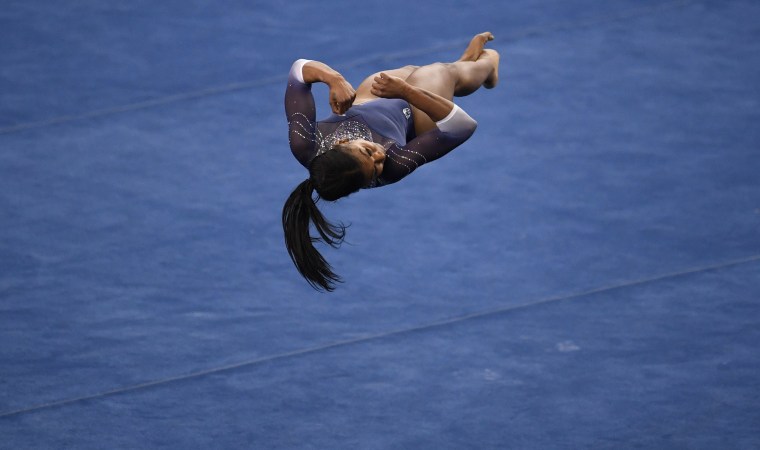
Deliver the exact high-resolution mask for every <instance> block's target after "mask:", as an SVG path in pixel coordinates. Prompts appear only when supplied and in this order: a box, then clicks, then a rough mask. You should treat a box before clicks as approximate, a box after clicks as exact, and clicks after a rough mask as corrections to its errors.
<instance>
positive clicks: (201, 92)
mask: <svg viewBox="0 0 760 450" xmlns="http://www.w3.org/2000/svg"><path fill="white" fill-rule="evenodd" d="M696 1H697V0H675V1H670V2H665V3H660V4H658V5H654V6H649V7H640V8H633V9H629V10H626V11H623V12H617V13H614V14H607V15H601V16H596V17H590V18H586V19H581V20H579V21H576V22H564V23H557V24H553V25H547V26H543V27H535V28H526V29H523V30H522V31H518V32H516V33H513V34H510V35H507V37H506V38H504V39H502V38H499V43H507V42H514V41H517V40H519V39H524V38H527V37H531V36H539V35H542V34H546V33H551V32H554V31H562V30H572V29H581V28H586V27H589V26H593V25H599V24H603V23H608V22H615V21H618V20H625V19H632V18H635V17H641V16H646V15H649V14H652V13H657V12H660V11H664V10H668V9H675V8H680V7H684V6H688V5H690V4H693V3H695V2H696ZM470 38H471V36H469V37H467V38H462V39H456V40H450V41H446V42H444V43H441V44H438V45H434V46H431V47H426V48H424V49H419V50H411V51H401V52H394V53H386V54H380V55H372V56H368V57H366V58H359V59H355V60H353V61H348V62H346V63H344V64H336V66H339V67H341V68H342V69H350V68H354V67H358V66H362V65H365V64H369V63H372V62H376V61H382V62H386V61H388V62H389V61H393V60H397V59H401V58H407V57H410V56H421V55H425V54H428V53H432V52H435V51H440V50H448V49H453V48H455V47H459V46H461V45H462V43H463V42H465V41H469V39H470ZM496 48H498V47H496ZM286 79H287V76H284V75H277V76H270V77H265V78H261V79H258V80H252V81H241V82H237V83H229V84H225V85H221V86H213V87H208V88H203V89H198V90H194V91H189V92H184V93H178V94H173V95H168V96H164V97H158V98H154V99H151V100H145V101H142V102H136V103H129V104H126V105H120V106H114V107H110V108H103V109H97V110H94V111H90V112H85V113H80V114H68V115H64V116H59V117H54V118H51V119H44V120H39V121H36V122H26V123H20V124H16V125H9V126H5V127H0V135H4V134H11V133H16V132H20V131H25V130H32V129H38V128H45V127H49V126H54V125H60V124H64V123H69V122H75V121H79V120H86V119H94V118H98V117H105V116H111V115H114V114H119V113H125V112H130V111H139V110H142V109H149V108H154V107H157V106H163V105H167V104H172V103H177V102H181V101H186V100H194V99H199V98H204V97H211V96H214V95H219V94H226V93H229V92H234V91H241V90H245V89H251V88H256V87H261V86H266V85H269V84H275V83H284V82H285V80H286Z"/></svg>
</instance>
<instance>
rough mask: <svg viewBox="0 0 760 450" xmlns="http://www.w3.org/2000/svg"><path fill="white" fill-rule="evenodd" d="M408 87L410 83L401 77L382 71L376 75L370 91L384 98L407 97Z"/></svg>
mask: <svg viewBox="0 0 760 450" xmlns="http://www.w3.org/2000/svg"><path fill="white" fill-rule="evenodd" d="M408 88H409V84H408V83H407V82H406V81H404V80H402V79H401V78H399V77H392V76H389V75H388V74H385V73H380V75H378V76H376V77H375V79H374V82H373V83H372V89H370V92H372V95H377V96H378V97H382V98H405V97H406V93H407V90H408Z"/></svg>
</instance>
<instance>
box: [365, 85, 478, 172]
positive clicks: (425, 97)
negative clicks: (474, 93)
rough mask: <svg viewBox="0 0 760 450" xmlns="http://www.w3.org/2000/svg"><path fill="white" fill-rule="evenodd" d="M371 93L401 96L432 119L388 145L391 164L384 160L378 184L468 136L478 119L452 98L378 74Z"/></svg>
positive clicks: (443, 153) (446, 150) (476, 124)
mask: <svg viewBox="0 0 760 450" xmlns="http://www.w3.org/2000/svg"><path fill="white" fill-rule="evenodd" d="M372 93H373V94H375V95H377V96H379V97H386V98H402V99H404V100H406V101H407V102H409V103H410V104H411V105H413V106H415V107H416V108H418V109H420V110H422V111H423V112H424V113H425V114H427V115H428V116H429V117H430V118H431V119H433V120H434V121H435V125H436V126H435V128H433V129H432V130H430V131H428V132H426V133H423V134H421V135H419V136H417V137H416V138H414V139H412V140H411V141H409V142H408V143H407V144H406V145H404V146H403V147H399V146H395V147H393V148H392V149H389V150H390V151H389V153H388V157H389V159H390V161H391V164H388V163H386V164H385V169H384V170H383V174H382V176H381V178H382V184H390V183H395V182H396V181H398V180H400V179H401V178H403V177H405V176H407V175H409V174H410V173H412V172H413V171H414V170H415V169H416V168H417V167H419V166H421V165H423V164H426V163H429V162H432V161H435V160H436V159H438V158H441V157H442V156H444V155H446V154H447V153H449V152H450V151H451V150H453V149H455V148H456V147H458V146H460V145H461V144H462V143H464V142H465V141H466V140H467V139H469V138H470V136H472V134H473V133H474V132H475V129H476V128H477V126H478V123H477V122H476V121H475V120H474V119H473V118H472V117H470V116H469V114H467V113H466V112H465V111H464V110H463V109H462V108H460V107H459V106H457V105H455V104H454V103H453V102H452V101H450V100H448V99H445V98H443V97H441V96H440V95H437V94H434V93H432V92H430V91H427V90H425V89H421V88H419V87H415V86H411V85H409V84H408V83H406V82H405V81H404V80H402V79H400V78H396V77H388V76H387V75H385V74H382V76H381V77H376V78H375V83H374V84H373V85H372Z"/></svg>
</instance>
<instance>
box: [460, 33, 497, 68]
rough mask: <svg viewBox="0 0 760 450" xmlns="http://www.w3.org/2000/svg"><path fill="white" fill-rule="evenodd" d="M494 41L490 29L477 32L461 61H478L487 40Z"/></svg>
mask: <svg viewBox="0 0 760 450" xmlns="http://www.w3.org/2000/svg"><path fill="white" fill-rule="evenodd" d="M488 41H493V34H491V32H490V31H486V32H484V33H480V34H476V35H475V37H473V38H472V40H471V41H470V45H468V46H467V50H465V51H464V53H463V54H462V57H461V58H459V61H477V60H478V58H480V55H481V53H483V47H485V46H486V42H488Z"/></svg>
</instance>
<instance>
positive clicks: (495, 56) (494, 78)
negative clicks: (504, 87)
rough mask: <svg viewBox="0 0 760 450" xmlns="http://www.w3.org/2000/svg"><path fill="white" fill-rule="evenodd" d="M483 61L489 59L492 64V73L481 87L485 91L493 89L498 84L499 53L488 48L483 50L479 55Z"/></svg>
mask: <svg viewBox="0 0 760 450" xmlns="http://www.w3.org/2000/svg"><path fill="white" fill-rule="evenodd" d="M481 58H483V59H486V58H487V59H490V60H491V62H492V63H493V72H491V75H489V76H488V78H486V81H484V82H483V87H484V88H486V89H493V88H495V87H496V85H497V84H499V52H497V51H496V50H492V49H490V48H487V49H484V50H483V54H482V55H481Z"/></svg>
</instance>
